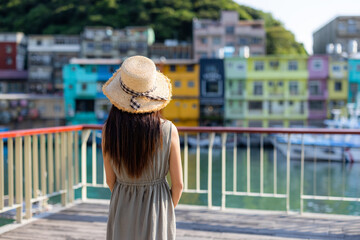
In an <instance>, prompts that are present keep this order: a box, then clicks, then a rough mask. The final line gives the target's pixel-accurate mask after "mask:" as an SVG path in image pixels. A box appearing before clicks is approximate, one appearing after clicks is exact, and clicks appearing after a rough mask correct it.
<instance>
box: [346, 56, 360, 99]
mask: <svg viewBox="0 0 360 240" xmlns="http://www.w3.org/2000/svg"><path fill="white" fill-rule="evenodd" d="M348 64H349V65H348V68H349V73H348V76H349V94H348V102H349V103H356V102H357V99H360V59H349V63H348Z"/></svg>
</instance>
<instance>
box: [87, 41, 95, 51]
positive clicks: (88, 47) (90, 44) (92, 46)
mask: <svg viewBox="0 0 360 240" xmlns="http://www.w3.org/2000/svg"><path fill="white" fill-rule="evenodd" d="M86 48H87V50H88V51H93V50H94V48H95V45H94V43H92V42H89V43H87V45H86Z"/></svg>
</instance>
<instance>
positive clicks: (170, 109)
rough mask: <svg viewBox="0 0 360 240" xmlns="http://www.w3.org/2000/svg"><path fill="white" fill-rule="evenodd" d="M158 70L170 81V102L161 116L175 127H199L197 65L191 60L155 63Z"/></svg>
mask: <svg viewBox="0 0 360 240" xmlns="http://www.w3.org/2000/svg"><path fill="white" fill-rule="evenodd" d="M156 63H157V64H156V65H157V67H158V69H159V70H160V71H161V72H162V73H164V74H165V75H166V76H168V77H169V78H170V79H171V85H172V93H173V97H172V99H173V100H172V101H171V102H170V103H169V105H167V106H166V107H165V108H164V109H163V110H162V115H163V116H164V117H165V118H166V119H169V120H170V121H172V122H174V124H175V125H176V126H198V125H199V114H200V110H199V108H200V104H199V64H198V63H197V62H195V61H193V60H180V59H179V60H166V61H163V62H156Z"/></svg>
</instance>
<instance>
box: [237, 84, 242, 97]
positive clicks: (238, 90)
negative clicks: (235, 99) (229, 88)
mask: <svg viewBox="0 0 360 240" xmlns="http://www.w3.org/2000/svg"><path fill="white" fill-rule="evenodd" d="M243 91H244V83H243V82H238V89H237V93H238V94H239V95H242V94H243Z"/></svg>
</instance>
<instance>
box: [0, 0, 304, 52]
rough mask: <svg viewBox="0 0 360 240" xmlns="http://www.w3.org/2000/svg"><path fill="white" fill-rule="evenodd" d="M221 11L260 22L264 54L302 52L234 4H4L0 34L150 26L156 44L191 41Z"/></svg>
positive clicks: (106, 0) (107, 0)
mask: <svg viewBox="0 0 360 240" xmlns="http://www.w3.org/2000/svg"><path fill="white" fill-rule="evenodd" d="M221 10H235V11H237V12H239V15H240V19H264V20H265V25H266V34H267V53H268V54H304V53H306V51H305V49H304V46H303V45H302V44H301V43H298V42H296V41H295V38H294V35H293V34H292V33H291V32H290V31H288V30H286V29H285V28H284V26H283V24H282V23H281V22H279V21H278V20H276V19H274V18H273V17H272V15H271V14H270V13H265V12H263V11H260V10H256V9H253V8H250V7H247V6H243V5H239V4H237V3H235V2H234V1H232V0H81V1H79V0H26V1H20V0H2V1H1V2H0V16H1V18H0V32H4V31H6V32H14V31H21V32H24V33H26V34H79V33H80V32H81V31H82V30H83V28H84V27H85V26H112V27H114V28H123V27H125V26H142V25H149V26H151V27H153V28H154V30H155V37H156V40H157V41H163V40H164V39H166V38H176V39H179V40H187V41H190V40H191V37H192V36H191V35H192V30H191V27H192V26H191V23H192V18H193V17H197V18H211V19H218V18H219V15H220V11H221Z"/></svg>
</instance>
